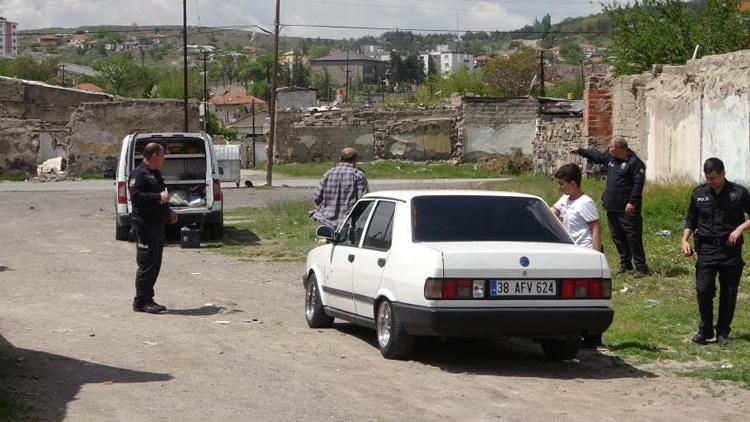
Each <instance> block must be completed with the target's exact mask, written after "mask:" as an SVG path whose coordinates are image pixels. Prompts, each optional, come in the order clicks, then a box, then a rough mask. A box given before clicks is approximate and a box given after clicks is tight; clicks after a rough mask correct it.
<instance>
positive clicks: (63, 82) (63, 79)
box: [60, 63, 65, 86]
mask: <svg viewBox="0 0 750 422" xmlns="http://www.w3.org/2000/svg"><path fill="white" fill-rule="evenodd" d="M60 79H61V82H62V86H65V63H63V64H61V65H60Z"/></svg>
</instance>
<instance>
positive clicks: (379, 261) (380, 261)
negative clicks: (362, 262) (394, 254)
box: [378, 258, 385, 267]
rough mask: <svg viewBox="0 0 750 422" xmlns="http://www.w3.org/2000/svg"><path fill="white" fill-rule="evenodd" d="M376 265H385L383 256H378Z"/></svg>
mask: <svg viewBox="0 0 750 422" xmlns="http://www.w3.org/2000/svg"><path fill="white" fill-rule="evenodd" d="M378 267H385V258H378Z"/></svg>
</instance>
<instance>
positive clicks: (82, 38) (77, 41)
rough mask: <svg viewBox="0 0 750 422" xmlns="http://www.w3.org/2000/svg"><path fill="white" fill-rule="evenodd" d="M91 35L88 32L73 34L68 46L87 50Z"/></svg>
mask: <svg viewBox="0 0 750 422" xmlns="http://www.w3.org/2000/svg"><path fill="white" fill-rule="evenodd" d="M88 42H89V36H88V35H86V34H73V35H71V36H70V38H69V39H68V47H75V48H80V49H83V50H85V49H86V48H87V47H88V45H89V44H88Z"/></svg>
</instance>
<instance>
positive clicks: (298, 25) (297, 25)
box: [283, 23, 610, 35]
mask: <svg viewBox="0 0 750 422" xmlns="http://www.w3.org/2000/svg"><path fill="white" fill-rule="evenodd" d="M283 25H284V26H286V27H290V28H323V29H362V30H372V31H401V32H409V31H411V32H453V33H456V32H461V33H466V32H489V33H500V34H508V35H579V34H609V33H610V31H500V30H496V29H461V30H458V31H457V30H455V29H437V28H400V27H397V26H392V27H388V26H354V25H312V24H301V23H287V24H283Z"/></svg>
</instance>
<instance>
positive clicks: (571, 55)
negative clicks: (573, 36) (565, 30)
mask: <svg viewBox="0 0 750 422" xmlns="http://www.w3.org/2000/svg"><path fill="white" fill-rule="evenodd" d="M560 54H561V55H562V56H563V57H564V58H565V61H566V62H568V63H573V64H576V63H578V62H580V61H581V60H583V59H584V57H585V56H584V54H583V51H582V50H581V48H580V47H578V44H576V43H575V41H573V40H567V41H565V42H564V43H563V45H561V46H560Z"/></svg>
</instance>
